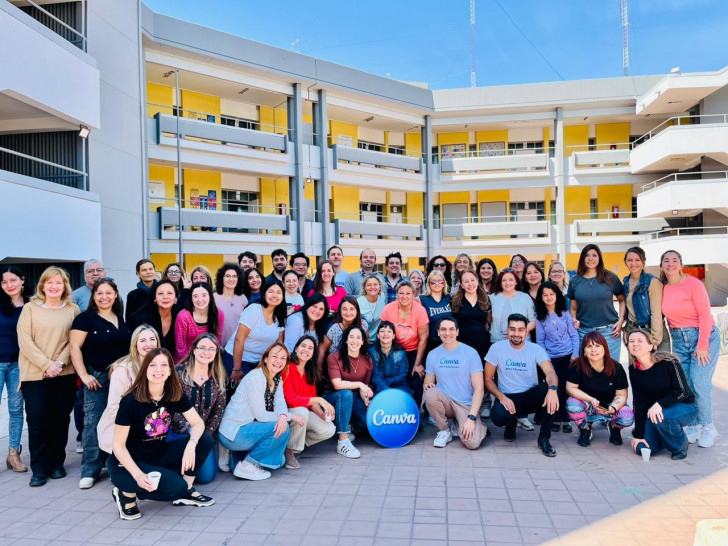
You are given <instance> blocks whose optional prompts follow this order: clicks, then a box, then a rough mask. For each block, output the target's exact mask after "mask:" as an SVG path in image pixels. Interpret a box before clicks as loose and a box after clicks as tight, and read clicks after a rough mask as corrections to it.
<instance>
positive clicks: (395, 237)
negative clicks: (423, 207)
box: [330, 219, 425, 256]
mask: <svg viewBox="0 0 728 546" xmlns="http://www.w3.org/2000/svg"><path fill="white" fill-rule="evenodd" d="M417 220H418V223H417V224H402V223H396V222H363V221H358V220H342V219H335V220H333V221H332V222H331V225H330V226H331V228H332V229H333V232H332V235H333V238H332V239H331V240H332V241H334V244H336V245H339V246H341V247H342V248H344V249H345V250H347V251H348V252H349V253H352V254H353V253H360V252H361V251H362V250H364V249H366V248H372V249H374V250H375V251H376V250H379V251H381V252H389V251H393V250H394V249H397V250H399V251H400V252H402V253H403V254H404V255H405V256H420V255H421V253H422V251H423V250H424V244H425V243H424V237H425V233H424V231H425V230H424V228H423V226H422V219H417Z"/></svg>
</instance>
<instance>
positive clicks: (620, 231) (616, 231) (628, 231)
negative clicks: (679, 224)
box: [571, 213, 668, 245]
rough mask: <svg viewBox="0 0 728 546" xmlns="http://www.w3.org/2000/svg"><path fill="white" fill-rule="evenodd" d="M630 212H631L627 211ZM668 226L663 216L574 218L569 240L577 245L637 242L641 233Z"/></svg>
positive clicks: (640, 237)
mask: <svg viewBox="0 0 728 546" xmlns="http://www.w3.org/2000/svg"><path fill="white" fill-rule="evenodd" d="M628 214H631V213H628ZM666 227H668V224H667V222H666V221H665V219H664V218H611V217H609V216H608V215H604V217H602V218H597V219H589V220H574V222H573V223H572V224H571V230H572V235H571V242H572V243H575V244H577V245H584V244H587V243H596V244H610V243H612V244H619V243H623V244H637V243H638V242H639V241H640V240H641V239H642V234H644V233H649V232H651V231H657V230H660V229H663V228H666Z"/></svg>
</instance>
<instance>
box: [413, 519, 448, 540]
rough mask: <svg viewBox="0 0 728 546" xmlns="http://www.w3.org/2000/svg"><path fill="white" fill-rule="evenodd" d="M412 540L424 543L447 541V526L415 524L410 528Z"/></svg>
mask: <svg viewBox="0 0 728 546" xmlns="http://www.w3.org/2000/svg"><path fill="white" fill-rule="evenodd" d="M412 538H413V539H423V540H426V541H433V540H434V541H438V540H447V525H445V524H430V523H415V524H414V525H413V526H412Z"/></svg>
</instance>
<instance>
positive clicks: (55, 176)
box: [0, 147, 88, 191]
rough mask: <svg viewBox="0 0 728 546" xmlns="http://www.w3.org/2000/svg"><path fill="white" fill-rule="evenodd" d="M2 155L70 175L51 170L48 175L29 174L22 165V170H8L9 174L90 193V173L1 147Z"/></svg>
mask: <svg viewBox="0 0 728 546" xmlns="http://www.w3.org/2000/svg"><path fill="white" fill-rule="evenodd" d="M0 153H5V154H9V155H12V156H15V157H19V158H21V159H25V160H28V161H31V162H33V163H37V164H40V165H45V166H47V167H51V168H53V169H60V170H61V171H65V172H66V173H70V174H61V173H54V172H52V171H50V170H49V172H46V173H29V171H28V170H27V169H23V168H22V164H21V168H15V169H13V170H11V169H7V170H8V172H12V173H15V174H20V175H24V176H29V177H31V178H38V179H40V180H46V181H47V182H53V183H54V184H60V185H61V186H68V187H70V188H76V189H79V190H85V191H88V173H85V172H83V171H79V170H78V169H73V168H71V167H66V166H65V165H59V164H58V163H53V162H52V161H48V160H45V159H40V158H38V157H33V156H32V155H28V154H24V153H21V152H17V151H15V150H10V149H8V148H3V147H0Z"/></svg>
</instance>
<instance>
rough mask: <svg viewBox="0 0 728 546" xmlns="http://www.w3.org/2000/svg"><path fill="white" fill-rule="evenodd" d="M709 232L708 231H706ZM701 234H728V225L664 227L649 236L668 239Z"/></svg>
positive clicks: (713, 235) (654, 238) (656, 238)
mask: <svg viewBox="0 0 728 546" xmlns="http://www.w3.org/2000/svg"><path fill="white" fill-rule="evenodd" d="M706 232H707V233H706ZM700 235H706V236H712V237H716V236H718V235H728V226H702V227H684V228H671V229H663V230H662V231H655V232H654V233H649V234H648V235H647V236H648V237H649V238H650V239H651V240H653V241H654V240H659V239H666V238H668V237H695V236H700Z"/></svg>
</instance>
